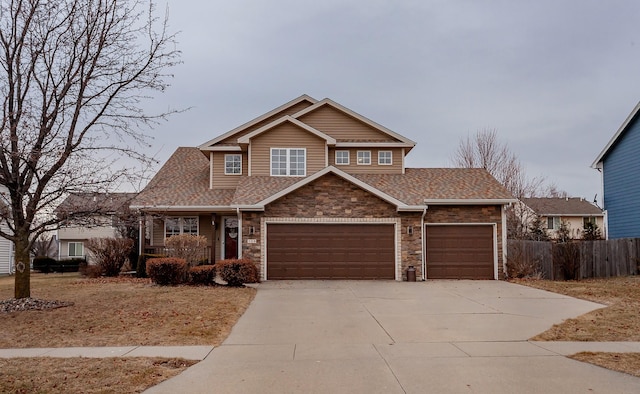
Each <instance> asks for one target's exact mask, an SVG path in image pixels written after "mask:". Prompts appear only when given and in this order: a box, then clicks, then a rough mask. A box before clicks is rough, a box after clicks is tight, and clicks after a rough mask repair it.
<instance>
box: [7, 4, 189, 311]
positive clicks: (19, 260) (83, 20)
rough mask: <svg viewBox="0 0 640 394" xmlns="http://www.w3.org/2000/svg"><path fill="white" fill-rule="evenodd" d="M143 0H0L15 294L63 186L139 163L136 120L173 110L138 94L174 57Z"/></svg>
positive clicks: (26, 290)
mask: <svg viewBox="0 0 640 394" xmlns="http://www.w3.org/2000/svg"><path fill="white" fill-rule="evenodd" d="M155 14H156V12H155V6H154V3H153V1H148V2H147V1H144V0H56V1H45V0H22V1H19V0H15V1H2V2H1V3H0V101H1V102H2V121H1V122H0V189H2V187H1V186H5V188H6V192H5V193H2V194H0V206H2V205H3V204H4V205H5V206H6V207H7V208H6V209H4V210H0V213H2V217H0V220H2V221H3V222H5V223H7V224H8V226H9V231H7V232H0V236H2V237H4V238H7V239H9V240H11V241H13V243H14V245H15V259H16V276H15V297H16V298H25V297H29V296H30V276H29V250H30V247H31V244H32V242H33V241H34V240H35V239H36V238H37V237H38V236H39V235H40V234H42V233H44V232H46V231H49V230H51V229H52V228H56V227H57V225H58V223H59V222H60V220H69V219H71V217H72V216H74V215H82V214H87V213H86V212H77V213H74V212H71V213H69V215H68V216H67V217H64V218H61V217H59V216H55V215H51V213H52V207H53V206H55V205H56V204H57V203H58V202H59V201H60V200H61V198H63V197H64V196H66V195H67V194H68V193H71V192H80V191H82V192H88V191H109V190H110V189H113V188H114V187H117V185H118V184H117V183H118V182H120V181H122V180H123V179H124V178H125V177H129V176H132V175H133V174H132V173H131V171H129V170H128V169H127V168H126V167H124V166H122V165H118V166H114V165H115V164H119V163H121V162H123V160H122V158H123V157H124V158H130V159H133V160H129V162H131V163H142V164H143V165H144V163H148V162H149V160H150V157H149V156H148V155H146V154H145V153H144V152H145V150H146V148H148V146H147V140H148V136H147V135H146V134H145V133H144V131H143V130H144V128H145V127H149V126H152V125H153V124H155V123H157V122H159V121H161V120H163V119H165V118H166V117H167V116H168V115H169V114H171V113H173V112H175V111H172V110H168V111H166V112H164V113H160V114H148V113H146V112H145V111H144V109H143V107H142V102H143V101H144V99H145V98H148V95H150V94H151V93H152V92H157V91H163V90H164V89H165V88H166V87H168V82H167V80H168V79H169V77H170V76H171V75H169V74H167V70H168V69H169V68H171V66H173V65H175V64H177V63H178V62H179V52H178V51H177V50H176V49H175V40H174V38H175V36H174V35H173V34H170V33H168V32H167V19H166V17H165V18H163V19H162V18H161V19H158V18H157V17H156V16H155Z"/></svg>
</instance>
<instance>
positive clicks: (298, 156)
mask: <svg viewBox="0 0 640 394" xmlns="http://www.w3.org/2000/svg"><path fill="white" fill-rule="evenodd" d="M289 167H290V168H289V175H294V176H295V175H297V176H301V175H305V167H306V166H305V151H304V149H290V150H289Z"/></svg>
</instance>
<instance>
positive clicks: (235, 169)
mask: <svg viewBox="0 0 640 394" xmlns="http://www.w3.org/2000/svg"><path fill="white" fill-rule="evenodd" d="M224 173H225V175H241V174H242V155H224Z"/></svg>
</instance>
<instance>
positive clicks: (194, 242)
mask: <svg viewBox="0 0 640 394" xmlns="http://www.w3.org/2000/svg"><path fill="white" fill-rule="evenodd" d="M165 247H166V248H167V255H168V256H169V257H178V258H181V259H184V260H185V261H186V262H187V263H188V264H189V265H190V266H192V267H193V266H196V265H198V263H199V262H200V261H202V260H203V259H204V257H205V255H206V252H207V237H205V236H204V235H190V234H179V235H172V236H171V237H169V238H168V239H167V240H166V241H165Z"/></svg>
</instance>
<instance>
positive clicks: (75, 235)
mask: <svg viewBox="0 0 640 394" xmlns="http://www.w3.org/2000/svg"><path fill="white" fill-rule="evenodd" d="M134 196H135V193H73V194H70V195H69V196H68V197H67V198H66V199H65V200H64V201H63V202H62V203H61V204H60V205H59V206H58V207H57V208H56V214H57V215H59V216H60V217H62V218H64V217H65V216H68V215H69V214H73V219H71V220H64V221H63V222H62V224H61V227H60V228H59V229H58V231H57V234H56V237H57V239H58V259H59V260H60V259H73V258H81V259H86V260H87V261H88V262H91V254H90V253H88V250H87V249H86V243H87V241H88V240H89V239H91V238H116V237H120V236H121V234H120V232H119V230H118V226H119V225H120V224H121V223H120V221H121V218H122V216H123V215H124V214H125V213H126V212H128V210H129V204H130V203H131V201H132V199H133V197H134Z"/></svg>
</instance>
